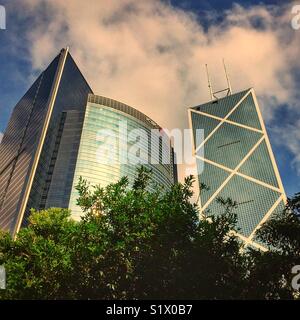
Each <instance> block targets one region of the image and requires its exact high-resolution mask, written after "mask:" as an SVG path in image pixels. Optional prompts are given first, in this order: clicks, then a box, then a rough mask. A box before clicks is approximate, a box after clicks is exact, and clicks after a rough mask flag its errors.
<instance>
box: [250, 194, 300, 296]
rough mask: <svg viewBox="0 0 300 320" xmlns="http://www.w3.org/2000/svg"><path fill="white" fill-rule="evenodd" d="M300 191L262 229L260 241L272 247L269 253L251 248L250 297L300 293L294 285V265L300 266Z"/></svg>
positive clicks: (257, 236)
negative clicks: (292, 284)
mask: <svg viewBox="0 0 300 320" xmlns="http://www.w3.org/2000/svg"><path fill="white" fill-rule="evenodd" d="M299 212H300V193H298V194H296V195H295V196H294V197H293V198H292V199H288V202H287V206H286V208H285V210H283V211H282V212H280V213H279V214H277V215H276V216H275V217H273V218H272V219H270V220H269V221H267V222H266V223H265V224H264V225H263V226H262V228H260V229H259V230H258V232H257V235H256V240H258V241H261V242H262V243H263V244H264V245H265V246H267V247H268V251H267V252H264V253H263V252H261V251H256V250H250V252H249V256H248V270H249V277H248V284H247V291H246V292H245V297H246V298H249V299H253V298H256V299H294V298H299V292H297V291H295V290H294V289H293V288H292V286H291V283H292V278H293V277H294V276H295V275H294V274H293V273H292V268H293V267H294V266H296V265H300V220H299Z"/></svg>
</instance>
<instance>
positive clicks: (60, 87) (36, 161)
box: [0, 49, 92, 235]
mask: <svg viewBox="0 0 300 320" xmlns="http://www.w3.org/2000/svg"><path fill="white" fill-rule="evenodd" d="M89 93H92V90H91V89H90V87H89V85H88V84H87V82H86V81H85V79H84V77H83V76H82V74H81V73H80V71H79V69H78V67H77V66H76V64H75V62H74V60H73V59H72V57H71V55H70V53H69V52H68V49H63V50H62V51H61V52H60V53H59V55H58V56H57V57H56V58H55V59H54V60H53V61H52V62H51V64H50V65H49V66H48V68H47V69H46V70H45V71H44V72H42V74H41V75H40V76H39V77H38V79H37V80H36V81H35V83H34V84H33V85H32V86H31V88H30V89H29V90H28V91H27V93H26V94H25V95H24V96H23V98H22V99H21V100H20V101H19V103H18V104H17V105H16V106H15V108H14V110H13V113H12V115H11V118H10V121H9V124H8V126H7V129H6V131H5V133H4V136H3V140H2V142H1V145H0V228H1V229H2V230H6V231H9V232H10V233H11V234H12V235H16V233H17V232H18V230H19V229H20V227H21V226H22V225H24V224H26V221H27V217H28V215H29V213H30V208H37V209H39V208H43V207H45V205H46V202H47V199H48V197H50V196H52V197H53V193H49V192H50V191H51V190H50V185H51V183H52V182H53V179H57V182H56V183H57V185H58V186H59V188H62V189H60V192H59V194H56V198H55V201H53V204H55V205H56V204H57V205H59V206H62V207H66V206H67V205H68V202H69V198H68V190H71V187H72V182H73V181H72V176H73V175H74V169H75V161H76V154H77V151H78V147H79V144H78V141H77V140H78V139H77V140H76V137H78V136H79V135H80V131H81V127H82V123H83V115H84V111H85V107H86V100H87V95H88V94H89ZM61 145H65V146H67V147H68V148H69V149H68V148H66V150H65V151H64V152H63V153H61V154H60V155H59V158H58V149H59V146H61ZM57 166H59V167H60V168H64V170H62V172H61V173H62V174H61V176H60V177H57V176H54V175H53V172H54V168H55V167H57Z"/></svg>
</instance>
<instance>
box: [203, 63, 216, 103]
mask: <svg viewBox="0 0 300 320" xmlns="http://www.w3.org/2000/svg"><path fill="white" fill-rule="evenodd" d="M205 68H206V74H207V81H208V88H209V94H210V98H211V100H213V99H214V93H213V89H212V85H211V82H210V77H209V72H208V65H207V64H206V65H205Z"/></svg>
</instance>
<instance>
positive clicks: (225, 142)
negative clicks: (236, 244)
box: [188, 89, 286, 251]
mask: <svg viewBox="0 0 300 320" xmlns="http://www.w3.org/2000/svg"><path fill="white" fill-rule="evenodd" d="M188 111H189V123H190V127H191V128H192V131H193V150H194V156H195V157H196V160H197V165H198V183H199V186H200V184H201V183H204V184H205V185H207V186H208V187H212V188H210V189H209V191H205V190H202V191H200V196H199V206H200V213H201V216H203V215H204V216H205V215H206V214H207V212H208V211H209V210H211V211H212V212H213V213H215V212H218V209H217V202H216V200H217V199H218V198H220V197H221V198H224V197H225V198H227V197H230V198H232V200H236V199H237V203H238V207H237V215H238V225H239V226H240V229H241V232H239V233H236V235H237V236H238V237H239V238H240V239H241V240H242V241H244V243H245V246H248V245H251V246H253V247H256V248H259V249H261V250H264V251H265V250H266V248H265V247H264V246H262V245H261V244H259V243H257V242H256V241H254V236H255V233H256V231H257V230H258V229H259V228H260V227H261V226H262V224H263V223H264V222H266V221H267V220H268V219H269V218H270V217H271V215H272V214H274V213H275V212H277V211H278V210H281V209H282V208H283V206H284V204H285V201H286V195H285V192H284V188H283V185H282V181H281V178H280V175H279V171H278V168H277V165H276V161H275V158H274V154H273V152H272V148H271V144H270V141H269V138H268V134H267V131H266V128H265V125H264V121H263V118H262V114H261V111H260V108H259V106H258V103H257V99H256V96H255V93H254V90H253V89H249V90H246V91H244V92H240V93H237V94H234V95H231V96H227V97H224V98H222V99H220V100H215V101H212V102H211V103H207V104H204V105H200V106H198V107H195V108H190V109H189V110H188ZM198 129H199V130H201V129H202V130H203V129H204V140H203V141H199V142H198V141H197V130H198ZM201 164H203V166H201ZM201 168H203V170H201ZM210 184H211V185H212V186H211V185H210Z"/></svg>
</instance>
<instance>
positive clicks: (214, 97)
mask: <svg viewBox="0 0 300 320" xmlns="http://www.w3.org/2000/svg"><path fill="white" fill-rule="evenodd" d="M205 67H206V74H207V80H208V88H209V93H210V98H211V101H213V100H218V99H219V98H220V97H219V96H218V95H221V94H223V95H224V93H225V94H226V96H227V97H228V96H230V95H231V94H232V88H231V84H230V79H229V76H228V73H227V69H226V64H225V60H224V59H223V67H224V71H225V76H226V81H227V88H226V89H223V90H219V91H213V88H212V84H211V81H210V76H209V71H208V66H207V64H206V65H205Z"/></svg>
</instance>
